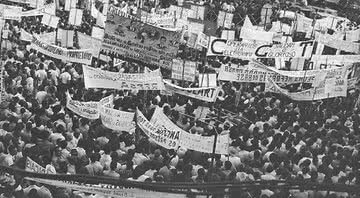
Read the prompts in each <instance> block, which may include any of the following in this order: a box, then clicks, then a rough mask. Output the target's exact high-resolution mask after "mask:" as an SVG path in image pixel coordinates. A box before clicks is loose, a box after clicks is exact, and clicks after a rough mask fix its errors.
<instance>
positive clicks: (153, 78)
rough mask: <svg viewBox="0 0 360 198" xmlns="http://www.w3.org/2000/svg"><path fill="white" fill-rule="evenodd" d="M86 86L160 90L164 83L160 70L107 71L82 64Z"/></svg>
mask: <svg viewBox="0 0 360 198" xmlns="http://www.w3.org/2000/svg"><path fill="white" fill-rule="evenodd" d="M83 72H84V81H85V87H86V88H104V89H118V90H122V89H125V90H134V89H135V90H162V89H164V83H163V82H162V77H161V73H160V70H155V71H152V72H150V73H136V74H130V73H118V72H109V71H104V70H100V69H96V68H92V67H89V66H85V65H84V66H83Z"/></svg>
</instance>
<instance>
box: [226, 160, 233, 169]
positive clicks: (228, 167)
mask: <svg viewBox="0 0 360 198" xmlns="http://www.w3.org/2000/svg"><path fill="white" fill-rule="evenodd" d="M231 167H232V163H231V162H230V161H226V162H225V170H230V169H231Z"/></svg>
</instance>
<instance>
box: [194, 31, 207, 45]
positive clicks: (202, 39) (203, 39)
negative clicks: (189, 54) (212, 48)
mask: <svg viewBox="0 0 360 198" xmlns="http://www.w3.org/2000/svg"><path fill="white" fill-rule="evenodd" d="M209 39H210V37H209V36H208V35H206V34H204V33H202V32H200V33H199V34H198V37H197V40H196V44H197V45H199V46H201V47H205V48H208V46H209Z"/></svg>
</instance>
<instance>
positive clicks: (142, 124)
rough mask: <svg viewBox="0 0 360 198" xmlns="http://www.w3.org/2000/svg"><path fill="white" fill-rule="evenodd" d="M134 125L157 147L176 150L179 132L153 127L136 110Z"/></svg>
mask: <svg viewBox="0 0 360 198" xmlns="http://www.w3.org/2000/svg"><path fill="white" fill-rule="evenodd" d="M136 123H137V125H138V126H139V128H140V129H141V130H142V131H143V132H144V133H145V134H146V135H147V136H148V137H149V139H150V140H152V141H154V142H155V143H156V144H158V145H159V146H162V147H164V148H166V149H174V150H177V149H178V147H179V139H180V131H170V130H167V129H166V128H164V127H162V128H159V127H157V126H154V125H153V124H152V123H151V122H149V121H148V120H147V119H146V117H145V116H144V115H143V114H142V113H141V111H139V110H138V109H137V110H136Z"/></svg>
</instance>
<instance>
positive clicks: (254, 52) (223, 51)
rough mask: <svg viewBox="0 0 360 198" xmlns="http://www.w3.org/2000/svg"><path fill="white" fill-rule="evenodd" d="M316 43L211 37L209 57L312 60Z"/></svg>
mask: <svg viewBox="0 0 360 198" xmlns="http://www.w3.org/2000/svg"><path fill="white" fill-rule="evenodd" d="M313 47H314V41H302V42H292V43H282V44H264V43H263V42H255V41H253V42H250V41H234V40H226V39H220V38H216V37H210V43H209V48H208V51H207V56H229V57H232V58H239V59H251V58H297V57H302V58H310V57H311V53H312V51H313Z"/></svg>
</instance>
